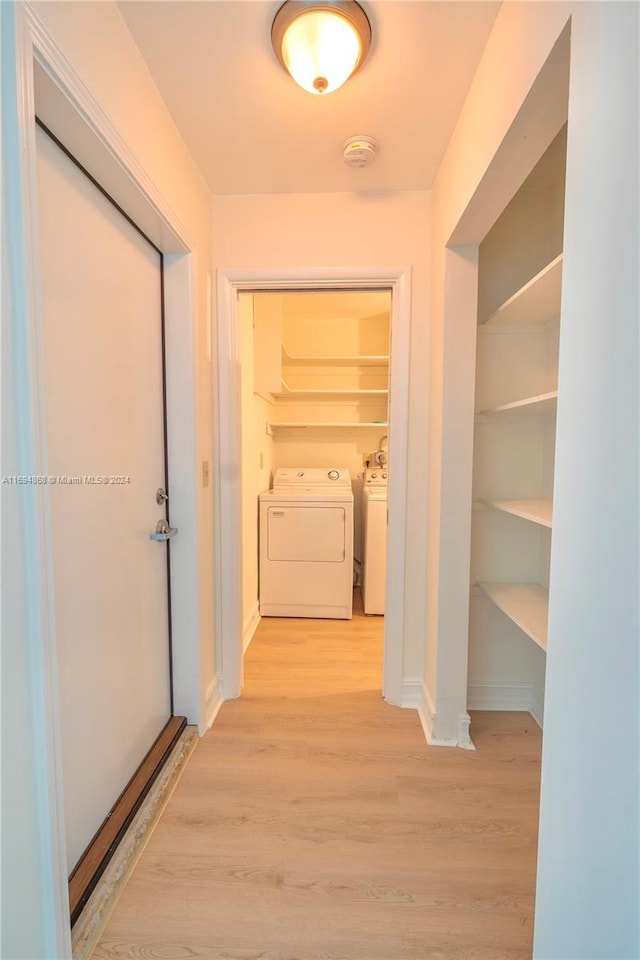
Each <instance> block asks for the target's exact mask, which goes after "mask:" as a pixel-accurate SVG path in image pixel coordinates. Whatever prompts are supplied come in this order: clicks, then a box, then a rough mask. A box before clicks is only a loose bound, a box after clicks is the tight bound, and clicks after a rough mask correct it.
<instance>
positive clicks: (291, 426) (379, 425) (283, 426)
mask: <svg viewBox="0 0 640 960" xmlns="http://www.w3.org/2000/svg"><path fill="white" fill-rule="evenodd" d="M267 426H268V427H269V428H270V429H271V430H297V429H305V430H307V429H309V428H311V429H317V428H320V429H322V430H326V429H334V430H342V429H344V428H345V427H349V428H352V427H357V428H358V429H360V428H362V427H366V428H367V429H370V428H372V427H375V428H376V429H377V430H380V429H386V427H387V426H388V423H387V421H386V420H380V421H378V422H375V423H369V422H364V421H360V422H359V423H343V422H338V423H309V421H308V420H307V421H305V422H304V423H302V422H297V423H269V424H267Z"/></svg>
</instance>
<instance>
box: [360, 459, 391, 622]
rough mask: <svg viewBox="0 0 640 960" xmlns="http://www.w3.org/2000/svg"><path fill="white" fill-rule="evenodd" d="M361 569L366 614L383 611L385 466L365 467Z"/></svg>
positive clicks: (385, 535) (385, 524)
mask: <svg viewBox="0 0 640 960" xmlns="http://www.w3.org/2000/svg"><path fill="white" fill-rule="evenodd" d="M362 531H363V540H364V543H363V546H364V551H363V552H364V570H363V575H362V605H363V607H364V612H365V613H366V614H383V613H384V601H385V593H386V585H387V469H386V467H385V466H382V467H376V468H375V469H374V468H368V469H367V470H365V473H364V485H363V491H362Z"/></svg>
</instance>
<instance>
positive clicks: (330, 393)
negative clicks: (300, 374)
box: [275, 380, 389, 400]
mask: <svg viewBox="0 0 640 960" xmlns="http://www.w3.org/2000/svg"><path fill="white" fill-rule="evenodd" d="M388 395H389V390H388V389H386V388H385V389H382V388H380V389H375V390H369V389H364V390H360V389H359V388H357V387H351V388H346V389H343V388H338V387H336V388H332V389H324V390H322V389H321V390H298V389H296V388H295V387H293V388H292V387H289V386H288V385H287V384H286V383H285V382H284V380H283V381H282V392H281V393H279V394H275V397H276V399H278V400H284V399H287V398H289V399H291V400H304V399H309V400H313V399H316V398H317V399H319V400H323V399H326V398H328V397H363V398H365V399H366V398H367V397H373V398H375V397H387V396H388Z"/></svg>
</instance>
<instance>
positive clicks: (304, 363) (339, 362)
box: [282, 347, 389, 367]
mask: <svg viewBox="0 0 640 960" xmlns="http://www.w3.org/2000/svg"><path fill="white" fill-rule="evenodd" d="M282 362H283V363H287V364H291V365H292V366H293V365H295V366H301V367H323V366H329V367H385V366H387V365H388V363H389V354H388V353H386V354H380V355H378V356H372V355H362V354H353V355H352V356H338V357H335V356H334V357H331V356H327V357H310V356H293V355H292V354H290V353H289V352H288V351H287V349H286V347H283V348H282Z"/></svg>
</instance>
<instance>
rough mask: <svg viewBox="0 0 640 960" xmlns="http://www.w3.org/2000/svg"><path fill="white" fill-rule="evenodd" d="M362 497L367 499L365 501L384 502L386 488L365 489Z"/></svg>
mask: <svg viewBox="0 0 640 960" xmlns="http://www.w3.org/2000/svg"><path fill="white" fill-rule="evenodd" d="M364 495H365V497H366V498H367V500H386V499H387V488H386V487H365V488H364Z"/></svg>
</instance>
